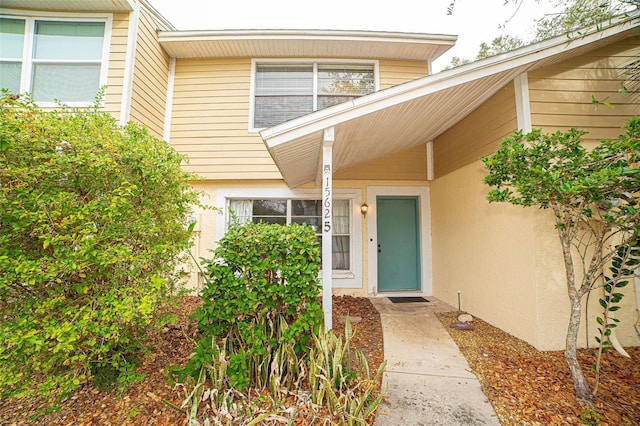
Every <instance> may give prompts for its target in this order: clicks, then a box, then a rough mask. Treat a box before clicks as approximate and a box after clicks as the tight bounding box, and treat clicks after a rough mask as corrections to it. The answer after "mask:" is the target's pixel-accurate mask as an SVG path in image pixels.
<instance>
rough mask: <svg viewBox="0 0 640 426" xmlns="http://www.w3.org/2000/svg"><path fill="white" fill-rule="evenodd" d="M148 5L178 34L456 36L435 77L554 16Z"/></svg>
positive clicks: (443, 9)
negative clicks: (347, 32)
mask: <svg viewBox="0 0 640 426" xmlns="http://www.w3.org/2000/svg"><path fill="white" fill-rule="evenodd" d="M149 1H150V3H151V4H152V5H153V6H154V7H155V8H156V9H157V10H158V11H159V12H160V13H161V14H162V15H163V16H164V17H165V18H167V19H168V20H169V21H170V22H171V23H172V24H173V25H174V26H175V27H176V28H178V29H179V30H234V29H243V30H244V29H296V30H297V29H316V30H368V31H397V32H413V33H425V34H452V35H457V36H458V41H457V42H456V46H454V47H453V48H452V49H450V50H449V51H448V52H447V53H446V54H444V55H443V56H441V57H440V58H438V59H437V60H436V61H435V62H434V64H433V71H434V72H437V71H439V70H441V69H442V68H444V67H445V66H447V65H448V64H449V62H450V61H451V58H452V57H453V56H458V57H461V58H466V59H473V58H475V56H476V55H477V53H478V50H479V47H480V43H482V42H490V41H491V40H493V39H494V38H495V37H497V36H499V35H505V34H508V35H518V36H520V37H522V38H523V39H525V40H527V39H530V38H531V37H532V34H533V28H534V22H535V20H536V19H538V18H541V17H542V16H544V15H545V14H548V13H553V12H554V10H555V9H554V8H553V4H552V2H551V0H537V1H536V0H522V1H521V4H520V6H518V4H516V3H515V2H513V1H511V2H508V3H507V4H505V0H457V1H456V6H455V9H454V12H453V14H451V15H447V7H448V5H449V3H450V0H388V1H386V2H384V3H383V2H375V1H371V0H366V1H363V0H323V1H321V2H310V1H305V0H224V1H222V0H149ZM316 5H321V7H315V6H316ZM382 5H387V6H386V7H383V6H382ZM389 6H393V7H389Z"/></svg>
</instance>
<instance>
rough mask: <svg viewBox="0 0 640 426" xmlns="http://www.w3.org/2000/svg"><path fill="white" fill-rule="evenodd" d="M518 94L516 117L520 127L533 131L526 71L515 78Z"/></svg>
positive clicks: (514, 82) (514, 84) (514, 83)
mask: <svg viewBox="0 0 640 426" xmlns="http://www.w3.org/2000/svg"><path fill="white" fill-rule="evenodd" d="M513 86H514V89H515V94H516V117H517V124H518V129H519V130H522V131H523V132H524V133H529V132H531V104H530V103H529V76H528V74H527V73H526V72H524V73H522V74H520V75H519V76H517V77H516V78H515V79H513Z"/></svg>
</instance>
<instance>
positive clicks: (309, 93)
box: [253, 63, 375, 128]
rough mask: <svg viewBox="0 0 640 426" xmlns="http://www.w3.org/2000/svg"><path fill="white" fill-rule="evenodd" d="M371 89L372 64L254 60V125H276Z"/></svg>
mask: <svg viewBox="0 0 640 426" xmlns="http://www.w3.org/2000/svg"><path fill="white" fill-rule="evenodd" d="M374 91H375V78H374V66H373V64H343V63H338V64H331V63H311V64H304V63H299V64H298V63H287V64H256V71H255V87H254V93H255V96H254V111H253V127H254V128H264V127H271V126H275V125H276V124H280V123H283V122H285V121H288V120H292V119H294V118H297V117H301V116H303V115H305V114H309V113H311V112H313V111H317V110H319V109H323V108H327V107H330V106H332V105H336V104H339V103H342V102H346V101H349V100H352V99H355V98H357V97H360V96H363V95H367V94H369V93H372V92H374Z"/></svg>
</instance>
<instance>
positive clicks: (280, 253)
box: [183, 223, 322, 389]
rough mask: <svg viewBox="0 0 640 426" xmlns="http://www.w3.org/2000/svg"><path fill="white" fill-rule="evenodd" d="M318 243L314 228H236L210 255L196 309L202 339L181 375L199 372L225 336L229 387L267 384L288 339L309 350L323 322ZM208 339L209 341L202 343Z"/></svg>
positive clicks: (253, 225) (205, 261) (194, 375)
mask: <svg viewBox="0 0 640 426" xmlns="http://www.w3.org/2000/svg"><path fill="white" fill-rule="evenodd" d="M318 263H319V256H318V243H317V240H316V234H315V232H314V231H313V229H312V228H311V227H309V226H303V225H298V224H292V225H288V226H281V225H271V224H262V223H260V224H247V225H242V226H233V227H231V229H229V231H228V232H227V234H226V235H225V237H224V238H223V239H222V240H221V241H220V243H219V246H218V248H217V249H216V251H215V253H214V258H213V259H210V260H204V261H203V264H204V268H205V273H204V278H205V280H206V282H207V284H206V286H205V288H204V289H203V290H202V298H203V300H204V303H203V305H202V307H200V308H198V310H197V311H196V313H195V314H194V318H195V319H197V320H198V325H199V327H200V330H201V332H202V336H203V339H202V340H201V341H200V344H199V347H198V348H196V350H195V352H194V356H193V357H192V358H191V359H190V361H189V363H188V364H187V366H186V368H185V370H184V372H183V376H184V375H185V374H189V375H191V376H192V377H194V378H195V377H197V375H198V374H199V372H200V369H201V367H202V366H203V365H205V364H206V362H207V356H208V354H207V348H208V347H209V346H210V344H211V339H212V338H216V339H218V340H221V339H222V340H224V341H225V342H226V345H227V347H226V349H227V352H228V353H229V354H230V366H229V375H230V380H231V385H232V386H235V387H237V388H239V389H243V388H245V387H248V386H251V387H254V386H257V387H261V386H263V385H264V384H265V383H266V382H267V378H268V377H269V374H270V368H271V360H272V359H273V357H274V356H275V355H274V354H275V351H276V350H277V348H278V347H279V346H280V345H282V344H283V343H285V342H288V343H290V344H292V345H293V347H294V348H295V349H296V352H297V354H302V353H303V352H305V350H306V349H307V348H306V343H307V342H308V341H309V339H310V335H311V333H312V331H313V330H316V329H318V327H319V325H320V323H321V321H322V309H321V307H320V304H319V301H318V295H319V293H320V287H319V281H318V272H319V271H318ZM202 345H204V346H202Z"/></svg>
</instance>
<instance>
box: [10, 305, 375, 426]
mask: <svg viewBox="0 0 640 426" xmlns="http://www.w3.org/2000/svg"><path fill="white" fill-rule="evenodd" d="M200 304H201V300H200V298H199V297H183V298H182V299H181V300H180V303H179V304H178V305H177V306H175V307H174V308H173V309H172V312H174V313H175V314H176V315H177V316H178V321H177V322H176V323H174V324H172V325H169V326H167V327H164V328H163V329H162V330H160V331H159V332H158V333H155V334H152V335H151V336H150V341H149V343H150V345H149V346H150V352H149V353H148V354H147V355H146V356H145V358H144V361H143V364H142V365H141V366H140V368H139V370H138V371H139V372H142V373H145V374H146V377H145V380H144V381H142V382H141V383H138V384H135V385H133V386H132V387H131V388H130V389H129V390H128V391H127V392H125V393H124V394H122V395H118V394H117V393H116V391H112V392H99V391H98V390H96V389H95V388H94V387H93V386H91V385H90V384H85V385H83V386H82V387H81V388H79V389H78V390H77V391H76V392H74V393H73V395H71V396H70V397H69V398H67V399H66V400H65V401H63V403H62V405H61V408H60V410H59V411H58V412H55V413H52V414H50V415H48V416H46V417H45V418H41V419H40V420H39V421H36V420H34V418H36V417H37V414H38V408H39V406H38V404H37V403H35V402H34V401H25V400H21V401H8V400H2V399H0V425H33V424H41V425H52V426H53V425H65V426H72V425H73V426H81V425H82V426H84V425H154V426H168V425H181V424H184V420H185V415H184V413H182V412H180V411H178V410H176V409H175V408H173V407H171V406H170V404H173V405H174V406H178V407H179V406H180V404H181V403H182V401H183V398H184V395H182V394H181V393H180V391H179V390H177V389H174V388H172V387H171V386H169V385H168V382H167V380H166V377H165V375H164V374H163V369H164V368H165V367H167V366H170V365H184V364H185V363H186V361H187V359H188V357H189V355H190V354H191V351H192V350H193V347H194V342H193V339H195V338H196V336H197V325H196V322H195V321H193V320H189V319H188V316H189V315H190V314H191V313H193V312H194V311H195V309H196V307H197V306H198V305H200ZM333 307H334V320H333V321H334V329H335V331H336V333H338V334H340V333H343V332H344V316H346V315H349V316H351V317H359V318H360V319H361V320H360V321H359V322H357V323H356V324H354V331H355V336H354V338H353V341H352V347H353V348H354V349H359V350H361V351H362V352H363V353H364V354H365V355H366V356H367V358H368V361H369V364H370V367H371V369H372V370H374V369H377V368H378V365H380V363H381V362H382V360H383V348H382V328H381V325H380V317H379V315H378V312H377V311H376V309H375V308H374V307H373V305H372V304H371V302H370V301H369V300H368V299H366V298H357V297H348V296H345V297H335V296H334V298H333ZM374 371H375V370H374ZM167 402H168V403H170V404H167ZM284 403H285V404H286V403H287V401H284ZM298 415H299V417H300V419H299V420H300V421H299V422H297V423H296V425H307V424H309V421H308V420H307V418H305V415H306V414H305V411H304V409H302V410H300V412H299V414H298ZM318 424H321V422H319V423H318Z"/></svg>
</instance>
